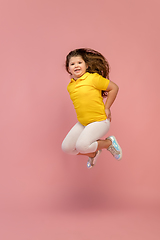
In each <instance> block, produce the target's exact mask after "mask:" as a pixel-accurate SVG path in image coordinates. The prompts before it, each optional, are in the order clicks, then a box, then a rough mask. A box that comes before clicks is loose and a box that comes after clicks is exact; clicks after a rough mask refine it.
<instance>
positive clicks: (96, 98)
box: [67, 72, 109, 126]
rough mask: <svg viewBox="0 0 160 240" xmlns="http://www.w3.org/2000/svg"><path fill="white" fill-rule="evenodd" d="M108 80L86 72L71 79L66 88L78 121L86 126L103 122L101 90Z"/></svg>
mask: <svg viewBox="0 0 160 240" xmlns="http://www.w3.org/2000/svg"><path fill="white" fill-rule="evenodd" d="M108 84H109V80H108V79H106V78H104V77H102V76H101V75H99V74H98V73H88V72H86V73H85V74H84V75H83V76H82V77H80V78H78V79H77V80H74V79H73V78H72V79H71V81H70V83H69V84H68V86H67V90H68V92H69V94H70V98H71V100H72V102H73V105H74V108H75V110H76V114H77V119H78V121H79V122H80V123H81V124H82V125H84V126H86V125H88V124H89V123H92V122H97V121H103V120H105V119H106V118H107V117H106V114H105V108H104V103H103V97H102V90H106V89H107V87H108Z"/></svg>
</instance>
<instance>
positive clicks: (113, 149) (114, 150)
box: [107, 145, 120, 156]
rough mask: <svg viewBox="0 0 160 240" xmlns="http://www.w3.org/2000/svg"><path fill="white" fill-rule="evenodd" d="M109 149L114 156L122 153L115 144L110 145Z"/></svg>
mask: <svg viewBox="0 0 160 240" xmlns="http://www.w3.org/2000/svg"><path fill="white" fill-rule="evenodd" d="M107 150H108V151H110V153H111V154H112V155H113V156H115V155H118V154H120V151H118V150H116V149H115V147H114V146H113V145H110V146H109V148H108V149H107Z"/></svg>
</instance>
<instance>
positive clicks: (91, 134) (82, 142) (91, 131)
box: [76, 120, 111, 154]
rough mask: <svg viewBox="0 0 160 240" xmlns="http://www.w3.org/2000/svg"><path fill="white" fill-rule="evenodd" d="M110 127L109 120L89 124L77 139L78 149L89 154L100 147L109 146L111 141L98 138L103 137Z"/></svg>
mask: <svg viewBox="0 0 160 240" xmlns="http://www.w3.org/2000/svg"><path fill="white" fill-rule="evenodd" d="M109 127H110V121H109V120H104V121H100V122H93V123H90V124H88V125H87V126H86V127H85V128H84V130H83V131H82V133H81V134H80V136H79V138H78V140H77V143H76V149H77V150H78V152H79V153H81V154H88V153H95V152H96V151H97V150H99V149H103V148H108V147H109V145H110V144H111V141H109V140H98V139H100V138H102V137H103V136H104V135H105V134H106V133H107V132H108V130H109ZM97 140H98V141H97Z"/></svg>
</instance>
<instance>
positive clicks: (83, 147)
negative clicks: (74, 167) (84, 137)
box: [76, 142, 89, 153]
mask: <svg viewBox="0 0 160 240" xmlns="http://www.w3.org/2000/svg"><path fill="white" fill-rule="evenodd" d="M88 148H89V144H87V143H85V142H77V143H76V149H77V151H78V152H79V153H86V152H87V150H88Z"/></svg>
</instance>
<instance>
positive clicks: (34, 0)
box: [0, 0, 160, 240]
mask: <svg viewBox="0 0 160 240" xmlns="http://www.w3.org/2000/svg"><path fill="white" fill-rule="evenodd" d="M159 7H160V2H159V0H152V1H151V0H148V1H144V0H130V1H128V0H119V1H118V0H117V1H116V0H112V1H108V0H106V1H104V0H88V1H86V0H81V1H73V0H68V1H62V0H60V1H54V0H53V1H50V0H23V1H20V0H14V1H11V0H8V1H5V0H1V1H0V34H1V36H0V116H1V117H0V163H1V166H0V211H1V215H0V216H1V221H0V223H1V227H0V228H1V232H0V235H1V236H2V237H1V239H2V240H9V239H12V240H14V239H16V240H17V239H18V240H28V239H30V240H32V239H33V240H41V239H42V240H43V239H44V240H46V239H47V240H50V239H55V240H62V239H66V240H68V239H69V240H72V239H74V240H90V239H92V240H94V239H104V240H106V239H109V240H110V239H112V240H120V239H123V240H125V239H127V240H128V239H130V240H132V239H133V240H142V239H146V240H150V239H154V240H159V239H160V211H159V210H160V174H159V169H160V157H159V152H158V151H159V142H160V141H159V134H160V128H159V121H160V111H159V109H160V98H159V88H160V81H159V59H160V53H159V42H160V34H159V21H160V17H159ZM79 47H90V48H93V49H95V50H98V51H100V52H101V53H102V54H103V55H104V56H105V57H106V58H107V59H108V61H109V62H110V65H111V74H110V79H111V80H112V81H114V82H115V83H117V85H119V87H120V91H119V94H118V97H117V99H116V101H115V103H114V105H113V107H112V119H113V120H112V125H111V129H110V131H109V135H111V134H114V135H116V137H117V139H118V140H119V143H120V144H121V146H122V148H123V159H122V161H121V162H117V161H116V160H115V159H114V158H113V157H112V156H111V155H109V153H108V152H106V151H103V153H102V155H101V157H100V159H99V160H98V162H97V164H96V167H95V168H93V169H92V170H88V169H87V168H86V161H87V159H86V158H85V157H82V156H76V157H75V156H68V155H65V154H64V153H63V152H62V151H61V142H62V140H63V138H64V137H65V135H66V134H67V132H68V131H69V130H70V128H71V127H72V126H73V125H74V124H75V122H76V115H75V112H74V109H73V106H72V103H71V100H70V98H69V95H68V92H67V90H66V87H67V84H68V82H69V76H68V74H67V73H66V72H65V68H64V62H65V56H66V55H67V54H68V52H69V51H71V50H73V49H75V48H79Z"/></svg>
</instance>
